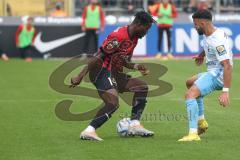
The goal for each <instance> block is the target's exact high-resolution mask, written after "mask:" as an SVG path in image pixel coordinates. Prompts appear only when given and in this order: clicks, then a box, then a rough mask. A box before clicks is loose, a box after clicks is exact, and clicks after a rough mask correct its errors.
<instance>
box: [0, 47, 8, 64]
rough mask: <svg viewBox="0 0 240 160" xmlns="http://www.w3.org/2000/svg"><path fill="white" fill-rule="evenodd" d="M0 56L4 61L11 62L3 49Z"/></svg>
mask: <svg viewBox="0 0 240 160" xmlns="http://www.w3.org/2000/svg"><path fill="white" fill-rule="evenodd" d="M0 56H1V59H2V60H4V61H8V60H9V58H8V56H7V55H6V54H5V53H4V52H3V51H2V49H1V48H0Z"/></svg>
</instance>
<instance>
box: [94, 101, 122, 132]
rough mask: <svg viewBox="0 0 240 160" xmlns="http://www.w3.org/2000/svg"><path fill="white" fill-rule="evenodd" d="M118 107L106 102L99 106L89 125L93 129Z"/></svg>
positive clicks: (109, 116) (99, 125) (108, 117)
mask: <svg viewBox="0 0 240 160" xmlns="http://www.w3.org/2000/svg"><path fill="white" fill-rule="evenodd" d="M117 109H118V106H114V105H113V104H110V103H107V104H105V106H104V107H103V108H101V109H100V110H99V111H98V113H97V115H96V116H95V117H94V119H93V120H92V121H91V123H90V125H91V126H92V127H94V128H95V129H97V128H99V127H101V126H102V125H103V124H104V123H105V122H106V121H107V120H108V119H110V118H111V116H112V114H113V113H114V112H115V111H116V110H117Z"/></svg>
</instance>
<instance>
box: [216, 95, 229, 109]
mask: <svg viewBox="0 0 240 160" xmlns="http://www.w3.org/2000/svg"><path fill="white" fill-rule="evenodd" d="M218 100H219V104H220V105H221V106H223V107H226V106H228V105H229V104H230V101H229V94H228V92H222V93H221V95H220V96H219V98H218Z"/></svg>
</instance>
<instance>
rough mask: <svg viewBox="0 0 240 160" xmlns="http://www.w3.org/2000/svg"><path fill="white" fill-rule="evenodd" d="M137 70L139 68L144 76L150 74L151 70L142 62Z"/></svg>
mask: <svg viewBox="0 0 240 160" xmlns="http://www.w3.org/2000/svg"><path fill="white" fill-rule="evenodd" d="M137 70H139V72H141V74H142V75H143V76H146V75H148V74H149V70H148V69H147V68H146V67H145V66H144V65H142V64H138V65H137Z"/></svg>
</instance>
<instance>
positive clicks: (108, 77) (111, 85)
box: [89, 68, 131, 93]
mask: <svg viewBox="0 0 240 160" xmlns="http://www.w3.org/2000/svg"><path fill="white" fill-rule="evenodd" d="M89 77H90V80H91V82H92V83H93V84H94V86H95V87H96V89H97V90H98V91H106V90H109V89H116V90H117V91H118V92H120V93H122V92H124V90H125V86H126V85H127V83H128V80H129V79H130V78H131V76H130V75H127V74H125V73H117V72H116V73H110V71H108V70H107V69H105V68H102V69H101V70H100V71H90V72H89Z"/></svg>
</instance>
